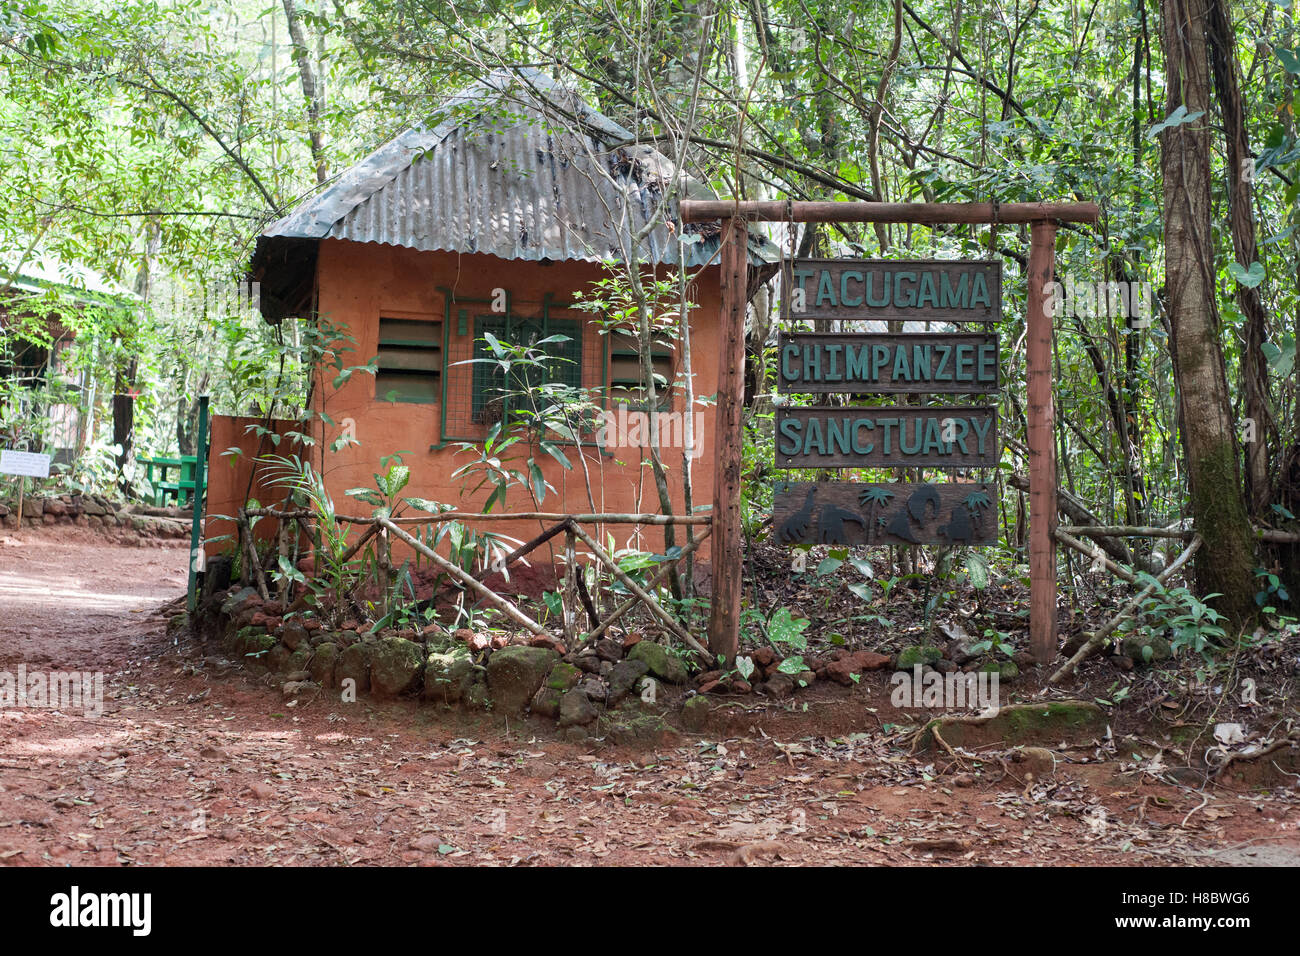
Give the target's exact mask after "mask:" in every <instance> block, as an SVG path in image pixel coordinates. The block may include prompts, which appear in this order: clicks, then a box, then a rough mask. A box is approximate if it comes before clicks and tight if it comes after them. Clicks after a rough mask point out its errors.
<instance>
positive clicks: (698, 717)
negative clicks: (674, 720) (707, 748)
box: [682, 694, 713, 734]
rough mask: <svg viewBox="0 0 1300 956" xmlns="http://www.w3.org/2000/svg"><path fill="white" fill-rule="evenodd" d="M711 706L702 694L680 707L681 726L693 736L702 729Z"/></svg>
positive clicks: (707, 718)
mask: <svg viewBox="0 0 1300 956" xmlns="http://www.w3.org/2000/svg"><path fill="white" fill-rule="evenodd" d="M712 709H713V704H712V702H710V700H709V698H708V697H706V696H705V695H704V694H697V695H696V696H694V697H692V698H691V699H690V700H688V701H687V702H686V703H685V704H683V705H682V726H683V727H685V728H686V729H687V730H689V731H690V732H691V733H693V734H698V733H699V732H700V731H702V730H703V729H704V726H705V724H707V723H708V720H709V712H710V711H711V710H712Z"/></svg>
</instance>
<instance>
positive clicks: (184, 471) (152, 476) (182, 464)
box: [136, 455, 198, 508]
mask: <svg viewBox="0 0 1300 956" xmlns="http://www.w3.org/2000/svg"><path fill="white" fill-rule="evenodd" d="M136 461H137V462H139V463H140V464H141V465H144V476H145V479H146V480H148V482H149V484H150V486H151V487H152V488H153V503H154V504H155V505H157V506H158V507H160V508H164V507H166V506H167V503H168V501H169V500H170V501H171V502H173V503H175V504H176V505H177V506H178V507H179V506H182V505H187V504H189V503H190V499H191V498H192V497H193V496H194V470H195V468H196V466H197V465H198V458H197V457H196V456H194V455H182V456H181V457H180V458H137V459H136ZM173 470H174V472H175V477H169V473H170V472H173Z"/></svg>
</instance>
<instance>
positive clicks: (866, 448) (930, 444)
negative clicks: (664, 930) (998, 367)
mask: <svg viewBox="0 0 1300 956" xmlns="http://www.w3.org/2000/svg"><path fill="white" fill-rule="evenodd" d="M1001 452H1002V447H1001V446H1000V445H999V444H998V413H997V409H996V408H993V407H992V406H976V405H948V406H942V405H938V406H931V407H928V408H915V407H894V406H891V407H880V408H866V407H860V406H853V407H839V408H836V407H832V406H825V405H823V406H817V407H813V408H786V407H780V408H778V409H777V410H776V464H777V467H778V468H921V467H927V468H993V467H996V466H997V463H998V459H999V457H1000V455H1001Z"/></svg>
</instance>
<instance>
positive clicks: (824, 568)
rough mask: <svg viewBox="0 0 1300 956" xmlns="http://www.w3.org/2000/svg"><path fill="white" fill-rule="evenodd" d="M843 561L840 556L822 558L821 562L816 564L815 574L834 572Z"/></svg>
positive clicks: (822, 575) (821, 575) (822, 574)
mask: <svg viewBox="0 0 1300 956" xmlns="http://www.w3.org/2000/svg"><path fill="white" fill-rule="evenodd" d="M843 563H844V561H843V560H841V559H840V558H823V559H822V563H821V564H819V565H817V576H818V577H825V576H826V575H828V574H834V573H835V572H836V571H838V570H839V569H840V565H842V564H843Z"/></svg>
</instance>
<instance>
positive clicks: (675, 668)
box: [627, 641, 690, 684]
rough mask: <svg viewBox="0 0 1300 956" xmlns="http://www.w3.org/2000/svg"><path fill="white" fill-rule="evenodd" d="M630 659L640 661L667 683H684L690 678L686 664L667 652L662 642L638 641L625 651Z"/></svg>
mask: <svg viewBox="0 0 1300 956" xmlns="http://www.w3.org/2000/svg"><path fill="white" fill-rule="evenodd" d="M627 659H628V660H630V661H641V662H642V663H643V664H645V665H646V667H648V668H649V669H650V673H651V674H654V675H655V676H656V677H658V678H659V679H660V680H663V681H667V682H668V683H669V684H685V683H686V681H687V680H688V679H689V678H690V675H689V674H688V673H687V672H686V665H685V664H683V663H682V662H681V661H680V660H678V659H677V658H676V657H673V655H672V654H670V653H669V652H668V649H667V648H666V647H664V646H663V645H662V644H656V643H655V642H654V641H638V642H637V643H636V644H635V645H634V646H633V647H632V649H631V650H630V651H628V652H627Z"/></svg>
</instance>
